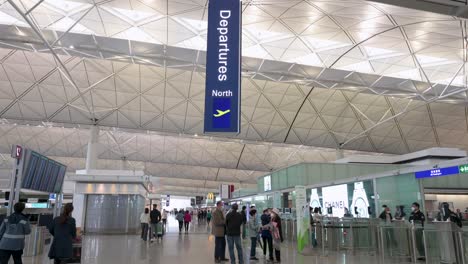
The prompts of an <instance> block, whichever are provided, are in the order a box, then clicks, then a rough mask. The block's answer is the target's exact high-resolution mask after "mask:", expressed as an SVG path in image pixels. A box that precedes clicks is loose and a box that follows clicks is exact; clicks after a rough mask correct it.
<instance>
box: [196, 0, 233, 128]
mask: <svg viewBox="0 0 468 264" xmlns="http://www.w3.org/2000/svg"><path fill="white" fill-rule="evenodd" d="M241 39H242V38H241V2H240V0H222V1H221V0H214V1H209V5H208V43H207V52H206V87H205V124H204V132H205V133H217V132H228V133H239V132H240V98H241V96H240V90H241V89H240V86H241Z"/></svg>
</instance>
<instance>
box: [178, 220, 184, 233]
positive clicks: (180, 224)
mask: <svg viewBox="0 0 468 264" xmlns="http://www.w3.org/2000/svg"><path fill="white" fill-rule="evenodd" d="M182 227H184V222H182V221H179V232H182Z"/></svg>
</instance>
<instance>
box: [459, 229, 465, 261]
mask: <svg viewBox="0 0 468 264" xmlns="http://www.w3.org/2000/svg"><path fill="white" fill-rule="evenodd" d="M458 243H459V249H460V254H459V255H460V258H461V263H462V264H465V263H466V261H465V245H464V243H463V232H458Z"/></svg>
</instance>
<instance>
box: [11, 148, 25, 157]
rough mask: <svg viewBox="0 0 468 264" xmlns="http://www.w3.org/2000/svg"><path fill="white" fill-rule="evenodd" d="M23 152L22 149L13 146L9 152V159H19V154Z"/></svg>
mask: <svg viewBox="0 0 468 264" xmlns="http://www.w3.org/2000/svg"><path fill="white" fill-rule="evenodd" d="M22 152H23V148H22V147H21V146H19V145H13V148H12V150H11V157H12V158H14V159H20V158H21V153H22Z"/></svg>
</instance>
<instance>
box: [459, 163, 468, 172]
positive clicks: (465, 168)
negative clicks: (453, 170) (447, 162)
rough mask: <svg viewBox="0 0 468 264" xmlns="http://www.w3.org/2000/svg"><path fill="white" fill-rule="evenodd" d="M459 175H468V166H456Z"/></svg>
mask: <svg viewBox="0 0 468 264" xmlns="http://www.w3.org/2000/svg"><path fill="white" fill-rule="evenodd" d="M458 170H459V171H460V173H468V164H465V165H460V166H458Z"/></svg>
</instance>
